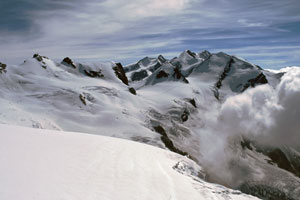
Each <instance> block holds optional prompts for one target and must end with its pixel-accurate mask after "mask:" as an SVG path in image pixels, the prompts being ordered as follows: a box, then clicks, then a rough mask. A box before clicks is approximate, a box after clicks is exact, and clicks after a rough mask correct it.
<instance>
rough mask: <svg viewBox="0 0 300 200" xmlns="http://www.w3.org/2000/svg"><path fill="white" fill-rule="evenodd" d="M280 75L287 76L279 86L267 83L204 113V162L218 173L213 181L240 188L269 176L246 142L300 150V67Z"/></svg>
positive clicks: (202, 139) (201, 149)
mask: <svg viewBox="0 0 300 200" xmlns="http://www.w3.org/2000/svg"><path fill="white" fill-rule="evenodd" d="M280 72H285V74H284V75H283V76H282V78H281V81H280V83H279V84H278V85H277V86H276V87H275V88H273V87H272V86H270V85H268V84H266V85H261V86H257V87H255V88H251V89H248V90H246V91H245V92H243V93H241V94H238V95H235V96H231V97H229V98H227V99H226V100H225V102H224V103H222V104H220V105H219V106H215V107H212V106H211V107H210V108H211V110H209V111H208V112H207V113H204V116H205V117H204V119H203V121H204V124H206V126H205V127H204V128H203V129H199V134H198V135H199V141H201V144H200V147H199V148H200V152H201V153H202V155H201V156H200V159H199V160H202V162H203V163H202V165H203V166H204V168H205V169H206V170H207V171H208V173H209V174H211V175H213V176H212V177H209V180H210V181H215V182H218V183H221V184H224V185H227V186H230V187H235V188H238V187H239V186H240V184H242V183H244V181H246V180H252V178H253V177H256V178H254V179H255V180H259V179H260V177H263V172H261V171H260V169H259V167H258V166H257V163H256V161H255V160H253V159H251V158H249V157H247V156H246V155H245V152H244V151H243V150H242V148H241V144H240V142H241V141H243V140H245V139H246V140H248V141H251V142H254V143H255V144H259V145H262V146H264V147H270V148H280V147H294V148H299V147H300V123H299V119H300V105H299V102H300V68H299V67H290V68H286V69H282V70H280ZM216 171H217V172H218V173H215V172H216Z"/></svg>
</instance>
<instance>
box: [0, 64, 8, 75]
mask: <svg viewBox="0 0 300 200" xmlns="http://www.w3.org/2000/svg"><path fill="white" fill-rule="evenodd" d="M6 67H7V65H6V64H3V63H1V62H0V74H4V73H6Z"/></svg>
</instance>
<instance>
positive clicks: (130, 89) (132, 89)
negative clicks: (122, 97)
mask: <svg viewBox="0 0 300 200" xmlns="http://www.w3.org/2000/svg"><path fill="white" fill-rule="evenodd" d="M128 90H129V92H130V93H131V94H133V95H136V90H135V89H134V88H132V87H130V88H128Z"/></svg>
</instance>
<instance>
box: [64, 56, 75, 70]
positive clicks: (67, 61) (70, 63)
mask: <svg viewBox="0 0 300 200" xmlns="http://www.w3.org/2000/svg"><path fill="white" fill-rule="evenodd" d="M62 64H65V65H69V66H71V67H73V68H74V69H76V65H75V64H74V62H73V61H72V60H71V58H69V57H66V58H64V59H63V61H62Z"/></svg>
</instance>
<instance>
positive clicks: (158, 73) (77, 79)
mask: <svg viewBox="0 0 300 200" xmlns="http://www.w3.org/2000/svg"><path fill="white" fill-rule="evenodd" d="M299 81H300V70H299V68H298V67H290V68H285V69H283V70H278V71H275V70H266V69H263V68H262V67H260V66H257V65H254V64H251V63H249V62H248V61H246V60H244V59H242V58H239V57H237V56H232V55H228V54H226V53H223V52H220V53H210V52H208V51H203V52H200V53H194V52H192V51H190V50H186V51H184V52H182V53H181V54H180V55H179V56H178V57H175V58H173V59H166V58H164V57H163V56H162V55H159V56H158V57H157V58H150V57H145V58H143V59H141V60H139V61H138V62H136V63H133V64H129V65H126V66H123V65H122V64H121V63H116V62H110V63H78V62H76V61H75V60H73V59H71V58H69V57H66V58H64V59H63V60H62V61H61V62H55V61H53V60H51V59H49V58H48V57H46V56H41V55H39V54H34V55H33V57H32V58H30V59H27V60H25V61H24V63H22V64H20V65H6V64H3V63H0V97H1V98H0V123H1V124H9V125H16V126H25V127H33V128H39V129H49V130H59V131H71V132H82V133H89V134H96V135H102V136H112V137H117V138H122V139H127V140H132V141H137V142H140V143H145V144H149V145H152V146H156V147H160V148H163V149H166V150H169V151H172V152H174V153H176V154H180V155H181V156H185V157H186V158H187V159H188V160H191V162H193V163H194V164H195V165H198V166H199V167H200V166H201V169H202V171H203V172H202V173H203V176H202V179H204V180H205V181H208V182H213V183H217V184H221V185H223V186H225V187H229V188H232V189H237V190H240V191H242V192H243V193H246V194H250V195H253V196H257V197H258V198H262V199H270V200H271V199H274V200H275V199H282V200H285V199H286V200H296V199H298V197H299V196H300V148H299V146H300V143H299V140H298V138H299V136H298V135H299V134H298V132H299V128H300V127H299V125H298V122H297V119H298V118H297V117H298V116H299V117H300V107H297V104H298V103H297V102H298V100H300V88H299V86H298V85H299V84H297V83H300V82H299ZM29 137H30V136H29ZM299 139H300V138H299ZM114 145H116V146H118V144H117V143H116V144H114ZM111 148H112V149H113V147H111ZM116 148H117V147H116ZM124 148H126V147H124ZM129 156H130V155H129ZM224 199H226V198H224ZM228 199H230V198H229V197H228Z"/></svg>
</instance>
